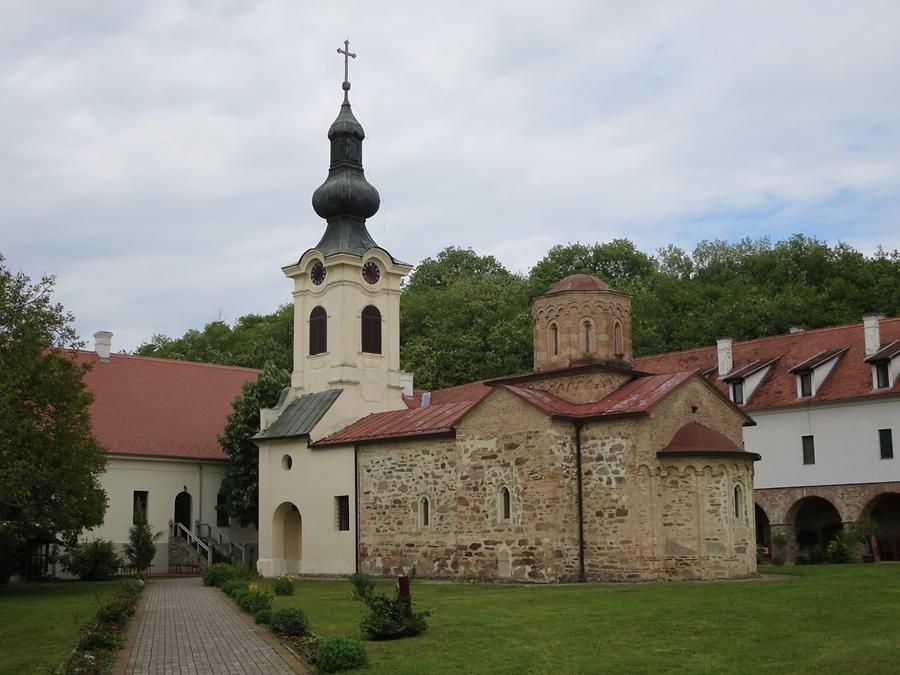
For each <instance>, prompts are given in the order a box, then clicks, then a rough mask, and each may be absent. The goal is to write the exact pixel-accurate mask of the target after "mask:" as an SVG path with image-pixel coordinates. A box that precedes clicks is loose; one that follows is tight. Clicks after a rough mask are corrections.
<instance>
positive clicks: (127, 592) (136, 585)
mask: <svg viewBox="0 0 900 675" xmlns="http://www.w3.org/2000/svg"><path fill="white" fill-rule="evenodd" d="M143 590H144V582H143V580H141V579H125V580H124V581H123V582H122V583H121V584H119V590H118V593H119V595H120V596H121V597H123V598H137V596H139V595H140V594H141V591H143Z"/></svg>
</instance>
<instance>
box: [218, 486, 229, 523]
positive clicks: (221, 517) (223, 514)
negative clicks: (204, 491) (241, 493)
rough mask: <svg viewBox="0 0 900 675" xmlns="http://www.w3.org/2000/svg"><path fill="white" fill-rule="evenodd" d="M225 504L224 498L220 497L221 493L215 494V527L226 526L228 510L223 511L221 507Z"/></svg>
mask: <svg viewBox="0 0 900 675" xmlns="http://www.w3.org/2000/svg"><path fill="white" fill-rule="evenodd" d="M224 504H225V500H224V499H223V498H222V493H221V492H220V493H219V494H217V495H216V527H228V525H229V522H228V512H227V511H224V510H223V509H222V507H223V506H224Z"/></svg>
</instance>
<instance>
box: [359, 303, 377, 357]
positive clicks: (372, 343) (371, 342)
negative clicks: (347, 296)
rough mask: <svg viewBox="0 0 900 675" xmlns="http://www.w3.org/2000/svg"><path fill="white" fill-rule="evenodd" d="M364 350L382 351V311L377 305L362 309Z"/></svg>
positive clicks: (370, 352)
mask: <svg viewBox="0 0 900 675" xmlns="http://www.w3.org/2000/svg"><path fill="white" fill-rule="evenodd" d="M362 350H363V351H364V352H366V353H368V354H380V353H381V312H379V311H378V308H377V307H376V306H375V305H368V306H366V307H365V308H364V309H363V311H362Z"/></svg>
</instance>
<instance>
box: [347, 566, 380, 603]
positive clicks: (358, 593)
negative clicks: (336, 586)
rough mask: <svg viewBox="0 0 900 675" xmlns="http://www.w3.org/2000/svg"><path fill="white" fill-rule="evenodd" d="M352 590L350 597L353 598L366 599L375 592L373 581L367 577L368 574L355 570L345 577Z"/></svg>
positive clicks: (363, 600)
mask: <svg viewBox="0 0 900 675" xmlns="http://www.w3.org/2000/svg"><path fill="white" fill-rule="evenodd" d="M347 580H348V581H349V582H350V585H351V586H353V590H351V591H350V597H351V598H353V599H354V600H360V601H362V602H365V601H366V598H368V597H370V596H371V595H372V593H374V592H375V582H374V581H372V580H371V579H370V578H369V575H368V574H362V573H360V572H355V573H354V574H351V575H350V576H349V577H347Z"/></svg>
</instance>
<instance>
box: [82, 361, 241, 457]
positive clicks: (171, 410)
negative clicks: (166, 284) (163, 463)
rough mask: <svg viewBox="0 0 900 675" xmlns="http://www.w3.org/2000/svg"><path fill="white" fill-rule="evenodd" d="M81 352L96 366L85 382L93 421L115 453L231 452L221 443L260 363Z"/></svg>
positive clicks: (201, 454)
mask: <svg viewBox="0 0 900 675" xmlns="http://www.w3.org/2000/svg"><path fill="white" fill-rule="evenodd" d="M76 358H77V360H78V361H79V362H82V363H85V362H87V363H91V364H93V368H91V370H90V371H89V372H88V373H87V374H86V375H85V377H84V381H85V384H87V386H88V388H89V389H90V390H91V391H92V392H93V393H94V396H95V400H94V403H93V404H92V405H91V424H92V427H93V431H94V436H95V437H96V438H97V439H98V440H99V441H100V443H101V444H102V445H103V447H105V448H106V450H107V451H108V452H112V453H120V454H125V455H154V456H161V457H180V458H192V459H197V458H202V459H227V458H228V456H227V455H226V454H225V453H224V452H223V451H222V449H221V448H220V447H219V445H218V441H217V439H218V436H219V435H220V434H221V433H222V431H223V430H224V429H225V422H226V417H227V416H228V414H229V413H230V412H231V410H232V407H231V405H232V401H233V400H234V398H235V397H236V396H237V395H238V394H240V393H241V387H242V385H243V384H244V382H247V381H249V380H255V379H256V377H257V375H258V374H259V371H258V370H254V369H252V368H237V367H233V366H219V365H212V364H207V363H192V362H190V361H172V360H168V359H157V358H151V357H146V356H127V355H124V354H112V355H111V356H110V360H109V362H108V363H102V362H101V361H100V359H99V358H98V357H97V355H96V353H94V352H90V351H79V352H77V353H76Z"/></svg>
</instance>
